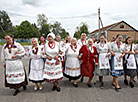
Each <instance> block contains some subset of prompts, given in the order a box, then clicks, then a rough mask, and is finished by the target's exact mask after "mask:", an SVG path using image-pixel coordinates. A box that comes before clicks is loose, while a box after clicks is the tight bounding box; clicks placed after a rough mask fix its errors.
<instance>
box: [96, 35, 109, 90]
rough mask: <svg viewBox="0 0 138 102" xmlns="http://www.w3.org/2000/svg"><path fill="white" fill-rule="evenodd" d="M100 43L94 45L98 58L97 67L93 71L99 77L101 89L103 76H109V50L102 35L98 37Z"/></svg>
mask: <svg viewBox="0 0 138 102" xmlns="http://www.w3.org/2000/svg"><path fill="white" fill-rule="evenodd" d="M99 39H100V42H99V43H98V44H97V45H96V48H97V51H98V54H99V57H98V61H99V66H98V67H97V68H96V70H95V74H96V75H98V76H99V78H100V82H101V85H100V87H101V88H103V86H104V82H103V76H107V75H109V71H110V64H109V58H108V57H109V55H110V52H109V50H110V48H109V45H108V44H107V43H106V39H105V36H104V35H100V37H99Z"/></svg>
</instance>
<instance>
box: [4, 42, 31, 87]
mask: <svg viewBox="0 0 138 102" xmlns="http://www.w3.org/2000/svg"><path fill="white" fill-rule="evenodd" d="M14 55H16V58H14V59H13V58H12V56H14ZM24 55H25V50H24V48H23V46H22V45H21V44H19V43H17V42H14V44H12V45H8V44H5V45H4V46H3V48H2V51H1V60H2V62H3V64H6V68H5V87H10V88H14V89H19V88H20V87H22V86H26V85H27V84H28V82H27V78H26V73H25V69H24V65H23V63H22V60H21V58H22V57H23V56H24Z"/></svg>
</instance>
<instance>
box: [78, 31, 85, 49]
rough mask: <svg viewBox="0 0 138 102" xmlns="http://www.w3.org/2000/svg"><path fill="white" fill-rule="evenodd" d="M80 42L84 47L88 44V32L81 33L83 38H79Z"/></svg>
mask: <svg viewBox="0 0 138 102" xmlns="http://www.w3.org/2000/svg"><path fill="white" fill-rule="evenodd" d="M78 44H79V45H80V46H81V47H82V46H83V45H86V34H85V33H82V34H81V39H79V40H78Z"/></svg>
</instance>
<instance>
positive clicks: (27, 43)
mask: <svg viewBox="0 0 138 102" xmlns="http://www.w3.org/2000/svg"><path fill="white" fill-rule="evenodd" d="M19 43H20V44H21V45H23V46H24V45H31V43H30V42H19ZM4 44H5V42H0V45H4Z"/></svg>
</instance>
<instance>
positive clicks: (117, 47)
mask: <svg viewBox="0 0 138 102" xmlns="http://www.w3.org/2000/svg"><path fill="white" fill-rule="evenodd" d="M111 50H112V51H113V52H114V53H115V56H113V55H112V56H111V75H112V76H115V77H118V76H122V75H123V74H124V70H123V58H121V57H120V56H121V55H122V53H123V52H124V44H123V43H122V42H121V44H117V42H113V43H112V44H111Z"/></svg>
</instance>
